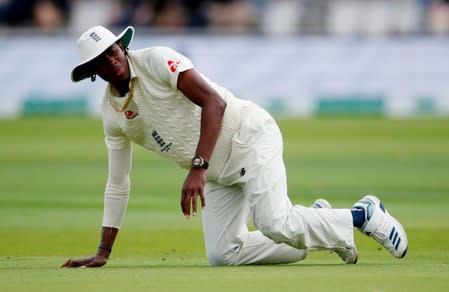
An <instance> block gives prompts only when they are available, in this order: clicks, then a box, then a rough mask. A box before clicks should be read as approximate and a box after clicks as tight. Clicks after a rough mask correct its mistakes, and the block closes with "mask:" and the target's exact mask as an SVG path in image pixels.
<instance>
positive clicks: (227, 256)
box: [202, 104, 354, 265]
mask: <svg viewBox="0 0 449 292" xmlns="http://www.w3.org/2000/svg"><path fill="white" fill-rule="evenodd" d="M282 151H283V142H282V136H281V133H280V130H279V128H278V126H277V124H276V122H275V121H274V120H273V118H272V117H271V116H270V115H269V114H268V113H267V112H266V111H264V110H263V109H261V108H260V107H258V106H256V105H254V104H250V105H249V106H248V107H247V108H246V109H245V110H244V113H243V121H242V124H241V128H240V130H239V131H238V132H237V133H236V135H235V136H234V138H233V142H232V149H231V154H230V157H229V159H228V161H227V162H226V164H225V165H224V167H223V169H222V170H221V172H220V174H219V176H218V178H216V179H215V180H214V181H208V182H207V183H206V189H205V197H206V208H205V210H204V211H203V216H202V218H203V230H204V238H205V243H206V253H207V258H208V261H209V263H210V264H211V265H244V264H277V263H291V262H296V261H299V260H302V259H304V258H305V257H306V255H307V251H308V250H317V249H329V248H334V247H353V246H354V230H353V225H352V215H351V211H350V210H349V209H316V208H309V207H304V206H301V205H292V203H291V201H290V199H289V198H288V195H287V178H286V172H285V166H284V162H283V159H282ZM251 215H252V219H253V222H254V225H255V226H256V227H257V229H258V230H257V231H251V232H250V231H248V227H247V223H248V220H249V219H250V216H251Z"/></svg>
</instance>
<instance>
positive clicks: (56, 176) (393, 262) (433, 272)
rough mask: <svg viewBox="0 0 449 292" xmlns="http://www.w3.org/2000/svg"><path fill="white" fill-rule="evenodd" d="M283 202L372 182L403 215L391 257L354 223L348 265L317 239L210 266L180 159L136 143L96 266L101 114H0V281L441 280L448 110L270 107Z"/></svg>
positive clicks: (423, 283) (106, 284)
mask: <svg viewBox="0 0 449 292" xmlns="http://www.w3.org/2000/svg"><path fill="white" fill-rule="evenodd" d="M279 124H280V127H281V129H282V131H283V133H284V138H285V139H284V140H285V162H286V167H287V171H288V177H289V192H290V197H291V199H292V201H293V202H297V203H301V204H305V205H307V204H310V203H312V202H313V201H314V199H315V198H317V197H326V198H327V199H328V200H329V201H330V202H331V203H332V204H333V205H334V207H337V208H343V207H350V206H352V204H353V203H354V202H355V201H356V200H358V199H359V198H360V197H361V196H363V195H364V194H366V193H376V194H378V195H379V196H380V197H381V198H382V199H383V201H384V202H385V204H386V206H387V208H389V209H390V211H391V213H393V214H394V215H395V216H396V217H397V218H399V219H400V220H401V222H402V223H403V225H404V226H405V228H406V230H407V232H408V237H409V253H408V255H407V257H406V258H405V259H402V260H398V259H395V258H393V257H392V256H390V255H389V254H388V252H386V251H385V250H383V249H380V248H379V246H378V245H377V244H376V243H375V242H374V241H373V240H372V239H370V238H368V237H365V236H362V235H360V234H359V233H358V232H356V242H357V244H358V248H359V251H360V258H359V263H358V264H357V265H352V266H348V265H344V264H342V263H341V262H340V259H339V258H338V257H337V256H336V255H334V254H329V253H328V252H327V251H320V252H313V253H310V254H309V256H308V258H307V259H306V260H305V261H302V262H299V263H296V264H290V265H278V266H241V267H209V266H208V264H207V260H206V257H205V253H204V243H203V235H202V231H201V218H200V217H201V216H200V215H199V216H197V217H196V218H192V219H190V220H185V219H184V217H183V216H182V214H181V212H180V210H179V196H180V194H179V193H180V189H181V185H182V182H183V178H184V175H185V172H184V171H183V170H181V169H179V168H178V167H177V166H176V165H175V164H174V163H173V162H170V161H165V160H162V159H161V158H158V157H157V156H156V155H154V154H153V153H149V152H146V151H144V150H142V149H141V148H139V147H135V151H134V164H133V172H132V194H131V198H130V202H129V206H128V212H127V217H126V220H125V223H124V225H123V227H122V230H121V231H120V233H119V236H118V238H117V240H116V245H115V247H114V250H113V254H112V257H111V259H110V261H109V263H108V265H107V266H105V267H103V268H101V269H59V266H60V265H61V264H62V263H63V262H64V261H65V260H66V259H68V258H69V257H81V256H87V255H91V254H93V253H95V251H96V248H97V246H98V241H99V234H100V224H101V218H102V204H103V190H104V186H105V181H106V176H107V160H106V151H105V147H104V144H103V136H102V126H101V122H100V121H99V120H95V119H89V118H83V117H71V118H67V117H56V118H39V117H34V118H33V117H29V118H22V119H19V120H0V132H1V133H2V139H1V143H0V238H1V242H0V291H449V119H411V120H390V119H383V118H321V119H306V120H293V119H280V120H279Z"/></svg>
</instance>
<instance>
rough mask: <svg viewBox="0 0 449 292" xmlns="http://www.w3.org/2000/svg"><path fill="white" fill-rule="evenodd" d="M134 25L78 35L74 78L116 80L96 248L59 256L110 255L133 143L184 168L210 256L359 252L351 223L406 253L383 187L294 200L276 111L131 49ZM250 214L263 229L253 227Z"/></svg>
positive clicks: (176, 60) (232, 258)
mask: <svg viewBox="0 0 449 292" xmlns="http://www.w3.org/2000/svg"><path fill="white" fill-rule="evenodd" d="M133 34H134V28H133V27H127V28H126V29H125V30H124V31H123V32H122V33H120V34H119V35H118V36H116V35H114V34H113V33H112V32H110V31H109V30H108V29H106V28H104V27H102V26H95V27H92V28H90V29H89V30H87V31H86V32H85V33H83V34H82V35H81V37H80V38H79V40H78V42H77V49H78V52H79V54H80V57H81V63H80V64H79V65H77V66H76V67H75V68H74V69H73V71H72V73H71V78H72V80H73V81H74V82H78V81H80V80H83V79H85V78H90V79H91V80H92V81H94V80H95V78H96V76H97V75H98V76H99V77H101V78H102V79H104V80H105V81H106V82H108V84H107V86H106V89H105V92H104V98H103V102H102V113H103V126H104V134H105V142H106V146H107V149H108V158H109V177H108V181H107V184H106V189H105V194H104V213H103V222H102V235H101V240H100V244H99V247H98V250H97V253H96V254H95V255H93V256H90V257H86V258H81V259H69V260H67V261H66V262H65V263H64V264H63V265H62V267H100V266H103V265H105V264H106V263H107V260H108V258H109V256H110V254H111V251H112V247H113V244H114V241H115V238H116V235H117V233H118V231H119V229H120V226H121V225H122V222H123V218H124V216H125V211H126V207H127V203H128V197H129V192H130V178H129V176H130V168H131V160H132V158H131V157H132V155H131V154H132V144H133V143H135V144H138V145H141V146H143V147H144V148H146V149H148V150H151V151H153V152H155V153H157V154H159V155H161V156H163V157H166V158H168V159H171V160H174V161H175V162H176V163H177V164H178V165H179V166H181V167H182V168H185V169H186V170H187V176H186V178H185V181H184V184H183V186H182V190H181V210H182V213H183V214H184V216H186V217H187V218H189V216H191V215H195V214H196V212H197V211H198V208H199V207H201V209H202V210H203V211H202V212H203V216H202V218H203V229H204V238H205V246H206V254H207V258H208V261H209V263H210V264H211V265H246V264H278V263H292V262H296V261H299V260H302V259H304V258H305V257H306V255H307V252H308V251H309V250H322V249H327V250H330V251H332V252H335V253H336V254H338V256H340V258H341V259H342V260H343V262H344V263H347V264H355V263H356V262H357V259H358V252H357V249H356V246H355V243H354V227H355V228H357V229H358V230H360V231H361V232H362V233H364V234H366V235H369V236H371V237H372V238H373V239H375V240H376V241H378V242H379V243H380V244H381V245H382V246H383V247H385V248H386V249H387V250H388V251H389V252H390V253H391V254H392V255H393V256H395V257H397V258H402V257H404V256H405V254H406V252H407V245H408V242H407V235H406V233H405V230H404V228H403V227H402V225H401V224H400V223H399V222H398V221H397V220H396V219H395V218H394V217H392V216H391V215H390V214H389V213H388V212H387V210H386V209H385V207H384V205H383V204H382V202H381V201H380V200H379V199H378V198H377V197H375V196H372V195H369V196H365V197H364V198H362V199H361V200H359V201H358V202H356V203H355V205H354V206H353V207H352V208H351V209H331V208H330V205H329V204H328V203H327V201H325V200H318V201H317V202H316V203H315V206H314V207H305V206H301V205H293V204H292V203H291V201H290V199H289V197H288V195H287V179H286V171H285V167H284V162H283V158H282V151H283V141H282V136H281V133H280V130H279V128H278V126H277V124H276V122H275V121H274V120H273V118H272V117H271V116H270V115H269V114H268V113H267V112H266V111H265V110H263V109H262V108H260V107H259V106H257V105H255V104H254V103H251V102H249V101H245V100H242V99H238V98H236V97H235V96H234V95H233V94H232V93H231V92H229V91H228V90H226V89H225V88H223V87H221V86H219V85H217V84H216V83H214V82H212V81H210V80H209V79H208V78H206V77H205V76H203V75H202V74H201V73H199V72H198V71H197V70H196V69H195V68H194V66H193V64H192V62H191V61H190V60H189V59H188V58H186V57H185V56H183V55H181V54H180V53H178V52H176V51H174V50H172V49H170V48H166V47H151V48H146V49H141V50H128V46H129V44H130V43H131V41H132V38H133ZM199 205H201V206H199ZM317 207H321V208H317ZM250 216H252V219H253V222H254V224H255V226H256V227H257V229H258V230H257V231H251V232H250V231H248V228H247V222H248V220H249V218H250Z"/></svg>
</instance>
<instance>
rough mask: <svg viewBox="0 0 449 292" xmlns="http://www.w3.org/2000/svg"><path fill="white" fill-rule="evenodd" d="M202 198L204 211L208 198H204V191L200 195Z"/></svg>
mask: <svg viewBox="0 0 449 292" xmlns="http://www.w3.org/2000/svg"><path fill="white" fill-rule="evenodd" d="M200 198H201V208H202V209H203V210H204V208H206V198H205V197H204V190H202V192H201V193H200Z"/></svg>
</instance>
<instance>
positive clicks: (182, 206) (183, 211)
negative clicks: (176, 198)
mask: <svg viewBox="0 0 449 292" xmlns="http://www.w3.org/2000/svg"><path fill="white" fill-rule="evenodd" d="M185 199H186V194H185V192H184V191H182V194H181V210H182V213H183V214H185V213H186V212H185V208H184V200H185Z"/></svg>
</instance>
